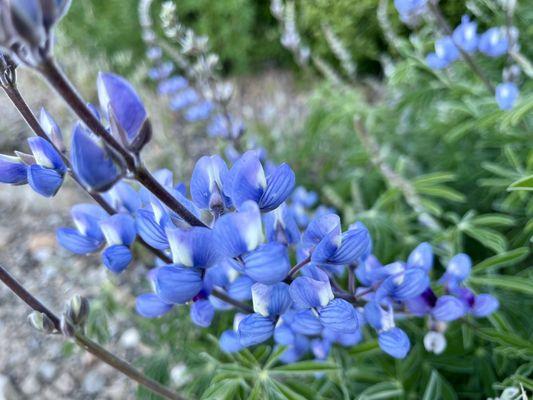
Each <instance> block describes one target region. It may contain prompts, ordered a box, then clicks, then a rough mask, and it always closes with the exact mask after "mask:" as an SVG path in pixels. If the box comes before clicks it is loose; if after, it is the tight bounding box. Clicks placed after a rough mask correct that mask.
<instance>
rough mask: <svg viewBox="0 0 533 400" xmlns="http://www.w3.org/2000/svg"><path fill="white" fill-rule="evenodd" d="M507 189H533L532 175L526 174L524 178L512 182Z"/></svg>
mask: <svg viewBox="0 0 533 400" xmlns="http://www.w3.org/2000/svg"><path fill="white" fill-rule="evenodd" d="M507 190H509V191H512V190H533V175H530V176H526V177H525V178H522V179H519V180H517V181H515V182H513V183H512V184H511V185H510V186H509V187H508V188H507Z"/></svg>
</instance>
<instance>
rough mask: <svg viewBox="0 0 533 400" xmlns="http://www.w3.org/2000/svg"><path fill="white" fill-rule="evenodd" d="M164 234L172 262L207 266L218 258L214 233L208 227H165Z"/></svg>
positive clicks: (189, 265)
mask: <svg viewBox="0 0 533 400" xmlns="http://www.w3.org/2000/svg"><path fill="white" fill-rule="evenodd" d="M166 234H167V237H168V242H169V244H170V250H171V252H172V258H173V261H174V263H176V264H181V265H185V266H186V267H199V268H207V267H210V266H212V265H213V264H214V263H216V262H217V261H218V259H219V252H218V249H217V243H216V241H215V240H214V233H213V231H212V230H211V229H209V228H204V227H198V226H195V227H192V228H190V229H187V230H185V229H180V228H167V230H166Z"/></svg>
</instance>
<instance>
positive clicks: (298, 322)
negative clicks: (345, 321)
mask: <svg viewBox="0 0 533 400" xmlns="http://www.w3.org/2000/svg"><path fill="white" fill-rule="evenodd" d="M290 326H291V328H292V329H293V330H294V331H295V332H297V333H300V334H302V335H308V336H314V335H320V334H321V333H322V330H323V326H322V323H321V322H320V320H319V319H318V317H317V316H316V315H315V314H314V313H313V311H312V310H303V311H299V312H297V313H295V314H294V316H293V318H292V321H291V322H290Z"/></svg>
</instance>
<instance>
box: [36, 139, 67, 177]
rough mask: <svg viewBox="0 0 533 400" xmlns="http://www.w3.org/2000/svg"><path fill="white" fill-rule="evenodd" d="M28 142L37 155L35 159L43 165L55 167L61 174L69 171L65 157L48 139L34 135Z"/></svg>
mask: <svg viewBox="0 0 533 400" xmlns="http://www.w3.org/2000/svg"><path fill="white" fill-rule="evenodd" d="M28 144H29V146H30V149H31V152H32V154H33V156H34V157H35V161H36V162H37V164H39V165H40V166H41V167H46V168H50V169H54V170H56V171H57V172H58V173H60V174H61V175H63V174H64V173H65V172H66V171H67V167H66V166H65V163H64V162H63V159H62V158H61V156H60V155H59V153H58V152H57V151H56V149H54V147H53V146H52V145H51V144H50V142H49V141H48V140H46V139H43V138H42V137H39V136H34V137H31V138H29V139H28Z"/></svg>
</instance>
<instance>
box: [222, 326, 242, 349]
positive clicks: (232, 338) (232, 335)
mask: <svg viewBox="0 0 533 400" xmlns="http://www.w3.org/2000/svg"><path fill="white" fill-rule="evenodd" d="M218 344H219V346H220V348H221V349H222V351H224V352H226V353H236V352H238V351H241V350H242V349H243V346H242V345H241V341H240V339H239V334H238V333H237V332H235V331H224V332H222V335H221V336H220V339H219V342H218Z"/></svg>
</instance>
